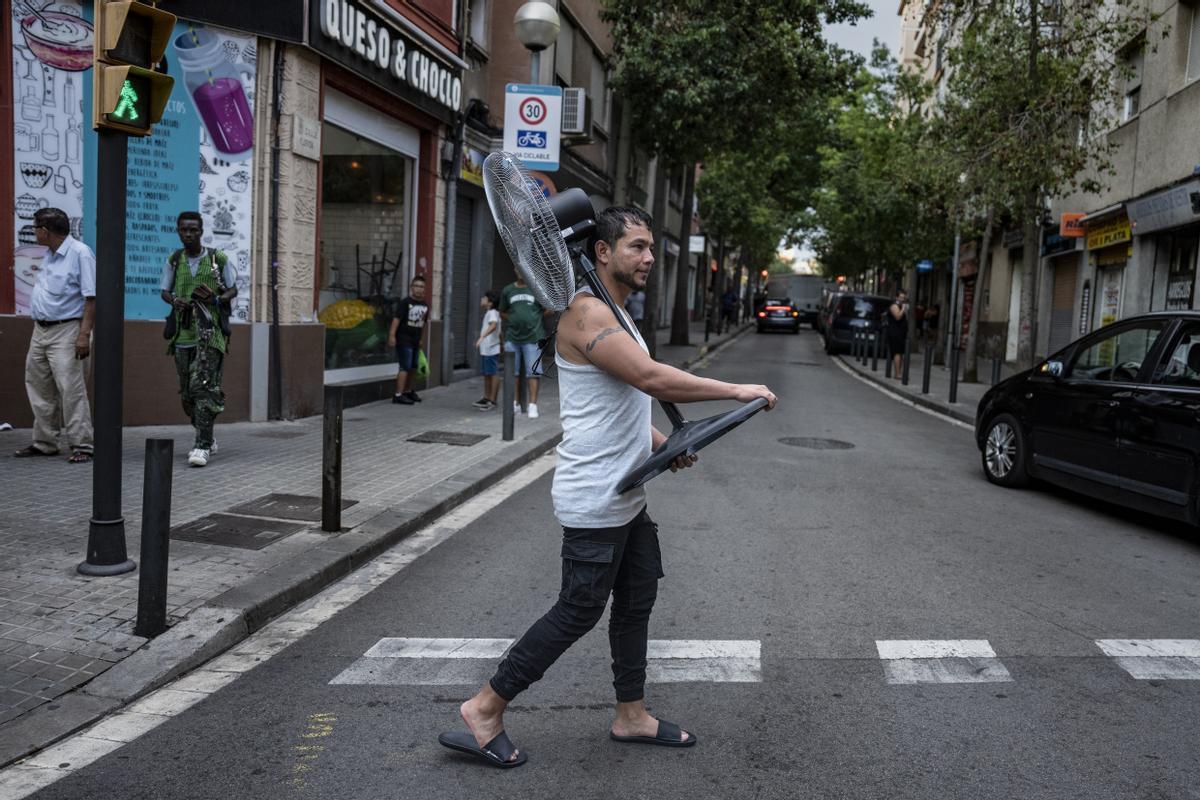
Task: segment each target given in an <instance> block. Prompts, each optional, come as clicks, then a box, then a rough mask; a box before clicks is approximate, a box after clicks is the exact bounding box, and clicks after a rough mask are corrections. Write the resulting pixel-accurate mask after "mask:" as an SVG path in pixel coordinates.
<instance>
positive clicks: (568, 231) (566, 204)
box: [549, 187, 596, 242]
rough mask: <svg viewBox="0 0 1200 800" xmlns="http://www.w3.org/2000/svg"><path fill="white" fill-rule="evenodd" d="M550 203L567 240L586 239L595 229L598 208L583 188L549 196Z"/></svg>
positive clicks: (555, 218)
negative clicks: (594, 206)
mask: <svg viewBox="0 0 1200 800" xmlns="http://www.w3.org/2000/svg"><path fill="white" fill-rule="evenodd" d="M549 203H550V210H551V211H553V212H554V220H555V222H557V223H558V229H559V230H560V231H562V235H563V239H565V240H566V241H568V242H576V241H581V240H583V239H586V238H587V237H588V236H590V235H591V233H592V231H593V230H594V229H595V227H596V222H595V220H596V209H595V208H593V207H592V201H591V200H590V199H589V198H588V196H587V192H585V191H583V189H580V188H578V187H576V188H573V189H567V190H566V191H563V192H559V193H558V194H556V195H554V196H553V197H551V198H549Z"/></svg>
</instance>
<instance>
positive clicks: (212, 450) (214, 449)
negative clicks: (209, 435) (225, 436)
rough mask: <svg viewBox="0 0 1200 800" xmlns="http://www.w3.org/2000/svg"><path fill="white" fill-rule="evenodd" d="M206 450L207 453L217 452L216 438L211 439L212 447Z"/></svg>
mask: <svg viewBox="0 0 1200 800" xmlns="http://www.w3.org/2000/svg"><path fill="white" fill-rule="evenodd" d="M208 452H209V453H216V452H217V440H216V439H213V443H212V447H210V448H208Z"/></svg>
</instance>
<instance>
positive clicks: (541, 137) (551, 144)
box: [504, 83, 562, 172]
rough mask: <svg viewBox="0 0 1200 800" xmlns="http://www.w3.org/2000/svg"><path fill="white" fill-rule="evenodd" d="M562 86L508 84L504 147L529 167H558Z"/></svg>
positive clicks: (540, 168) (505, 100) (544, 168)
mask: <svg viewBox="0 0 1200 800" xmlns="http://www.w3.org/2000/svg"><path fill="white" fill-rule="evenodd" d="M561 128H562V87H561V86H534V85H531V84H524V83H510V84H508V85H507V86H505V87H504V149H505V150H506V151H508V152H510V153H512V154H513V155H515V156H516V157H517V158H519V159H521V161H522V162H523V163H524V164H525V166H526V167H528V168H529V169H537V170H541V171H543V172H554V171H555V170H557V169H558V158H559V140H560V138H561V137H560V131H561Z"/></svg>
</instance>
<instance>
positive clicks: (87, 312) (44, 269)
mask: <svg viewBox="0 0 1200 800" xmlns="http://www.w3.org/2000/svg"><path fill="white" fill-rule="evenodd" d="M33 222H34V228H35V230H36V232H37V241H38V244H40V245H42V246H44V247H45V248H46V255H45V257H44V258H43V259H42V264H41V268H40V269H39V270H38V276H37V283H36V284H35V285H34V287H33V295H32V296H31V298H30V302H29V315H30V316H31V317H33V336H32V338H31V339H30V342H29V353H28V355H27V356H26V357H25V390H26V392H27V393H28V394H29V405H30V406H31V407H32V408H33V443H32V444H30V445H29V446H28V447H24V448H22V449H20V450H18V451H17V452H16V453H14V455H15V456H17V457H18V458H28V457H30V456H52V455H56V454H57V453H58V447H59V444H58V438H59V434H60V433H61V432H62V429H65V431H66V434H67V446H68V447H69V448H70V450H71V456H70V458H69V459H68V460H69V461H70V462H71V463H73V464H79V463H86V462H88V461H91V460H92V412H91V407H90V406H89V405H88V398H87V385H86V383H85V376H86V374H87V358H88V356H89V355H91V336H92V326H93V324H94V322H95V319H96V256H95V254H94V253H92V250H91V248H90V247H88V246H87V245H86V244H84V243H83V242H80V241H78V240H77V239H74V238H72V236H71V223H70V220H68V219H67V215H66V214H65V213H64V212H63V211H62V210H61V209H57V208H42V209H39V210H38V211H37V212H35V213H34V215H33Z"/></svg>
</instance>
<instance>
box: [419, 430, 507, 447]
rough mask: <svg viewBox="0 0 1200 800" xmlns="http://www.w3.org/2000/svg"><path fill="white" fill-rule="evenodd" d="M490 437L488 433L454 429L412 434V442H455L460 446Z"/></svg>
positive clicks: (468, 445) (454, 443)
mask: <svg viewBox="0 0 1200 800" xmlns="http://www.w3.org/2000/svg"><path fill="white" fill-rule="evenodd" d="M486 438H488V437H487V434H480V433H454V432H453V431H425V432H424V433H418V434H417V435H416V436H410V437H409V438H408V441H410V442H428V443H430V444H453V445H458V446H459V447H470V446H471V445H474V444H479V443H480V442H482V441H483V440H484V439H486Z"/></svg>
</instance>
